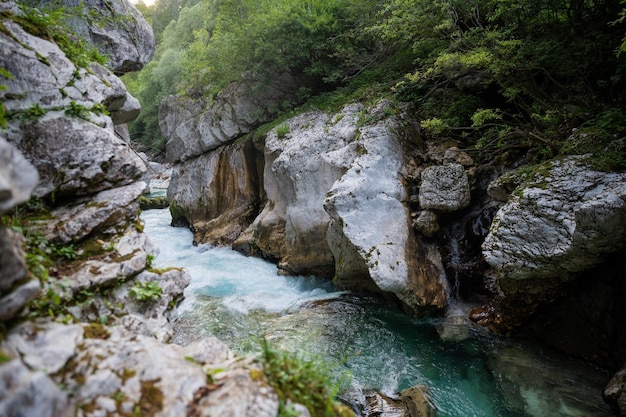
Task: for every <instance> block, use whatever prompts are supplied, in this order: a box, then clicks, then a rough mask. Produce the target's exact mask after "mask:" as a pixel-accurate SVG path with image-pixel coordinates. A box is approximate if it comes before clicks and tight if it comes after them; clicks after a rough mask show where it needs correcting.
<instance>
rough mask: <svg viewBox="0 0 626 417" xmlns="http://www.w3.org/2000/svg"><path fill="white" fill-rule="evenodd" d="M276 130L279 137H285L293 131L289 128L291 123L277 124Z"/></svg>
mask: <svg viewBox="0 0 626 417" xmlns="http://www.w3.org/2000/svg"><path fill="white" fill-rule="evenodd" d="M274 131H275V132H276V137H277V138H278V139H283V138H284V137H285V136H287V135H288V134H289V132H291V129H290V128H289V125H288V124H287V123H283V124H280V125H278V126H276V128H275V129H274Z"/></svg>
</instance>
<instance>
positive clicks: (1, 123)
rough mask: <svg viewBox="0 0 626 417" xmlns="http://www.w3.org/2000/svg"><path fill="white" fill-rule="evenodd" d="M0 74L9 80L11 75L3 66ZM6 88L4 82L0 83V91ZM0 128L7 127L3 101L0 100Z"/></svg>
mask: <svg viewBox="0 0 626 417" xmlns="http://www.w3.org/2000/svg"><path fill="white" fill-rule="evenodd" d="M0 76H1V77H4V78H6V79H7V80H10V79H12V78H13V76H12V75H11V74H10V73H9V71H7V70H6V69H5V68H0ZM6 89H7V86H6V84H0V91H5V90H6ZM0 128H2V129H6V128H7V111H6V108H5V107H4V103H2V102H1V101H0Z"/></svg>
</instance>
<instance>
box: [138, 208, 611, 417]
mask: <svg viewBox="0 0 626 417" xmlns="http://www.w3.org/2000/svg"><path fill="white" fill-rule="evenodd" d="M142 219H143V221H144V223H145V232H146V233H147V234H148V236H150V237H151V238H152V240H153V241H154V242H156V243H157V245H158V246H159V248H160V254H159V255H158V256H157V257H156V259H155V264H156V266H158V267H166V266H182V267H184V268H186V269H187V270H188V271H189V273H190V275H191V277H192V280H191V284H190V285H189V287H188V288H187V289H186V290H185V299H184V301H183V302H182V303H181V305H180V306H179V310H178V311H179V313H178V317H177V319H176V320H177V321H176V324H175V326H174V327H175V331H176V334H175V337H174V341H175V342H177V343H181V344H185V343H189V342H190V341H193V340H195V339H198V338H201V337H205V336H207V335H215V336H217V337H218V338H220V339H221V340H222V341H224V342H225V343H227V344H228V345H229V346H230V347H231V348H232V349H233V350H234V351H235V352H238V353H240V354H246V353H248V352H250V351H254V350H258V343H257V341H258V339H259V337H266V338H267V339H269V340H270V341H271V342H272V343H274V344H275V345H277V346H279V347H281V348H282V349H286V350H290V351H295V352H298V353H299V354H301V355H303V356H304V357H306V356H313V357H315V358H318V359H319V358H322V359H324V360H326V361H328V362H329V363H330V364H332V366H333V369H334V370H335V371H336V375H337V378H340V377H341V376H344V375H351V376H352V378H351V383H350V386H349V387H347V388H346V390H345V391H344V392H343V393H342V394H341V398H342V399H343V400H344V401H346V402H348V403H349V404H351V405H352V406H353V407H354V408H355V409H356V410H358V409H359V408H360V407H362V406H363V404H364V402H365V396H364V394H363V392H368V391H370V390H376V391H379V392H382V393H383V394H385V395H388V396H392V397H393V396H394V395H396V394H397V392H398V391H399V390H402V389H405V388H409V387H411V386H414V385H417V384H425V385H426V386H428V388H429V389H430V391H431V393H432V398H433V402H434V405H435V406H436V408H437V416H439V417H474V416H476V417H557V416H558V417H561V416H572V417H573V416H575V417H604V416H610V415H612V414H611V412H610V410H609V409H608V407H607V406H606V405H605V403H604V402H603V400H602V396H601V393H602V388H603V387H604V385H605V384H606V382H607V381H608V379H609V375H607V374H606V373H605V372H603V371H602V370H599V369H596V368H594V367H591V366H589V365H587V364H584V363H580V362H577V361H574V360H570V359H567V358H564V357H561V356H559V355H557V354H556V353H554V352H551V351H550V350H548V349H546V348H543V347H541V346H532V345H529V344H523V343H521V342H514V341H511V340H510V339H506V338H501V337H498V336H495V335H493V334H491V333H489V332H487V331H485V330H484V329H482V328H479V327H477V326H475V325H473V324H472V323H470V322H469V321H467V320H466V319H465V317H466V310H467V308H466V306H463V305H460V304H457V305H454V306H453V307H451V308H450V309H449V310H450V311H449V312H448V314H447V315H446V316H445V317H441V318H431V319H413V318H410V317H407V316H406V315H404V314H402V313H401V312H400V311H397V310H395V309H394V308H392V307H389V306H387V305H385V304H384V303H382V302H381V301H380V300H377V299H374V298H369V297H363V296H358V295H355V294H351V293H348V292H342V291H337V290H336V289H335V288H334V287H333V286H332V283H329V282H328V281H325V280H320V279H316V278H313V277H286V276H279V275H277V268H276V266H275V265H273V264H270V263H268V262H265V261H263V260H260V259H257V258H251V257H245V256H243V255H241V254H239V253H237V252H235V251H232V250H230V249H225V248H214V247H211V246H207V245H204V246H203V245H201V246H193V245H192V243H191V242H192V236H191V233H190V232H189V231H188V230H187V229H184V228H173V227H171V226H170V225H169V224H170V220H171V218H170V216H169V212H168V210H167V209H164V210H149V211H145V212H144V213H143V214H142Z"/></svg>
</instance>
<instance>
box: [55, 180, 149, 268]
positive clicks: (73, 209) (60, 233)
mask: <svg viewBox="0 0 626 417" xmlns="http://www.w3.org/2000/svg"><path fill="white" fill-rule="evenodd" d="M145 187H146V184H145V183H143V182H136V183H134V184H130V185H126V186H123V187H119V188H112V189H107V190H104V191H101V192H99V193H98V194H96V195H95V196H93V197H91V199H90V200H89V201H88V202H84V203H79V204H74V205H71V206H62V207H60V208H58V209H56V210H53V211H52V212H51V215H52V217H53V219H51V220H48V221H46V227H45V230H44V233H43V234H44V236H45V237H46V238H47V239H48V240H54V241H60V242H62V243H70V242H78V241H80V240H82V239H84V238H85V237H87V236H89V235H90V234H91V233H93V232H95V231H97V230H103V229H106V228H107V227H111V226H113V225H118V226H121V227H124V226H125V225H128V224H129V223H131V222H133V221H135V219H136V217H137V213H138V210H139V204H138V203H137V198H138V197H139V196H140V195H141V194H142V192H143V190H144V188H145ZM144 264H145V262H144Z"/></svg>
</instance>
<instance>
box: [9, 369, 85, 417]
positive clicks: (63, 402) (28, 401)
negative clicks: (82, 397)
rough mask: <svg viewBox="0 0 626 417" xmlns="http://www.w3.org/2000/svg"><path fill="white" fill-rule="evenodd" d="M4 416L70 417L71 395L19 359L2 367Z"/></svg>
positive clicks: (71, 413)
mask: <svg viewBox="0 0 626 417" xmlns="http://www.w3.org/2000/svg"><path fill="white" fill-rule="evenodd" d="M0 415H2V416H7V417H8V416H38V417H70V416H72V415H74V414H73V412H72V408H71V407H70V402H69V399H68V397H67V394H66V393H65V392H63V391H61V390H60V389H59V388H58V387H57V386H56V385H55V384H54V383H53V382H52V381H51V380H50V378H49V377H48V376H47V375H46V374H45V373H42V372H39V371H35V372H33V371H30V370H29V369H28V368H27V367H26V366H25V365H24V364H23V363H21V362H20V361H19V360H18V359H14V360H12V361H10V362H8V363H5V364H3V365H0Z"/></svg>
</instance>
